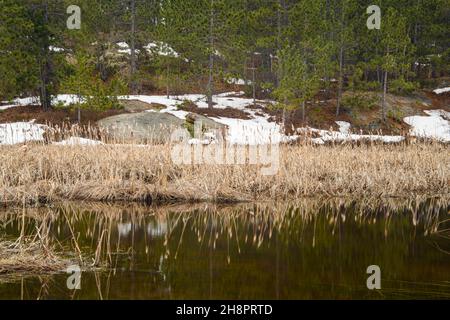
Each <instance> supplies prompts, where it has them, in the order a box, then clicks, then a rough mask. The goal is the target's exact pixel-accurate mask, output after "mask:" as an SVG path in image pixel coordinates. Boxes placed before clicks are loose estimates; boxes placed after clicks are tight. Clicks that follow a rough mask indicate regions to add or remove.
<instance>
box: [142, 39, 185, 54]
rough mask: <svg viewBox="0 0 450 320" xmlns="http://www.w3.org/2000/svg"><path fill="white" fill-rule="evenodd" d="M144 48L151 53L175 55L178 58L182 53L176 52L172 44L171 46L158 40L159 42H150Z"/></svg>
mask: <svg viewBox="0 0 450 320" xmlns="http://www.w3.org/2000/svg"><path fill="white" fill-rule="evenodd" d="M144 49H145V50H146V51H147V52H148V53H149V54H155V53H156V54H158V55H160V56H166V57H173V58H178V57H179V56H180V55H179V54H178V52H176V51H175V50H174V49H173V48H172V47H171V46H169V45H168V44H167V43H164V42H161V41H157V42H150V43H149V44H147V45H146V46H144Z"/></svg>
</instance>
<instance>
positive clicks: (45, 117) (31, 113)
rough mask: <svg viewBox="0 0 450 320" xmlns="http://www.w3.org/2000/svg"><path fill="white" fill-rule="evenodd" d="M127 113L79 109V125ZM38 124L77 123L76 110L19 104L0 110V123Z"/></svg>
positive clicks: (118, 110) (114, 110)
mask: <svg viewBox="0 0 450 320" xmlns="http://www.w3.org/2000/svg"><path fill="white" fill-rule="evenodd" d="M123 113H128V111H126V110H125V109H113V110H107V111H93V110H81V123H80V124H81V125H82V126H85V125H94V124H95V123H96V122H97V121H98V120H100V119H104V118H107V117H111V116H115V115H118V114H123ZM31 120H35V122H36V123H39V124H52V125H63V124H75V123H78V112H77V110H70V109H62V108H58V109H53V110H49V111H43V110H42V108H41V107H39V106H19V107H14V108H10V109H6V110H3V111H0V123H9V122H19V121H31Z"/></svg>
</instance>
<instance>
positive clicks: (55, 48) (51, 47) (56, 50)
mask: <svg viewBox="0 0 450 320" xmlns="http://www.w3.org/2000/svg"><path fill="white" fill-rule="evenodd" d="M48 50H50V51H52V52H57V53H59V52H64V51H65V49H63V48H58V47H54V46H49V47H48Z"/></svg>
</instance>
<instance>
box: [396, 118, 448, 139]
mask: <svg viewBox="0 0 450 320" xmlns="http://www.w3.org/2000/svg"><path fill="white" fill-rule="evenodd" d="M424 112H425V113H426V114H427V115H428V116H412V117H407V118H405V119H404V121H405V122H406V123H407V124H409V125H410V126H411V127H412V129H411V131H410V134H411V135H412V136H415V137H421V138H431V139H436V140H439V141H443V142H450V122H449V119H450V112H447V111H444V110H426V111H424Z"/></svg>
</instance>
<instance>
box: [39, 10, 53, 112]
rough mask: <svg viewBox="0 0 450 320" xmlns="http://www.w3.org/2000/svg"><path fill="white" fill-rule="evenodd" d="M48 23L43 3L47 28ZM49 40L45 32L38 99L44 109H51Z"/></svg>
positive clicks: (46, 11)
mask: <svg viewBox="0 0 450 320" xmlns="http://www.w3.org/2000/svg"><path fill="white" fill-rule="evenodd" d="M47 24H48V3H47V2H45V3H44V25H45V27H46V28H47ZM49 47H50V41H49V38H48V34H45V36H44V39H43V41H42V61H41V68H40V69H41V70H40V78H41V79H40V80H41V90H40V100H41V104H42V107H43V109H44V111H48V110H50V109H51V107H52V105H51V100H52V99H51V92H50V74H51V61H50V49H49Z"/></svg>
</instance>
